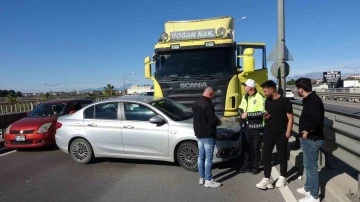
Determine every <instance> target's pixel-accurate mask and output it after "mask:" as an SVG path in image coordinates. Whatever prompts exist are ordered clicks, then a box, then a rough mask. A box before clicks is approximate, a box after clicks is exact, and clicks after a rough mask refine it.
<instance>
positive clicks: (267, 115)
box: [264, 111, 271, 119]
mask: <svg viewBox="0 0 360 202" xmlns="http://www.w3.org/2000/svg"><path fill="white" fill-rule="evenodd" d="M264 118H265V119H270V118H271V115H270V114H269V112H267V111H266V112H265V114H264Z"/></svg>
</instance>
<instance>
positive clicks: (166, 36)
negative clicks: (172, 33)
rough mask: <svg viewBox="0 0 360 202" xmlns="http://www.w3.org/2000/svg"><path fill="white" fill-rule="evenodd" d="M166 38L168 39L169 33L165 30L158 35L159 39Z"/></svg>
mask: <svg viewBox="0 0 360 202" xmlns="http://www.w3.org/2000/svg"><path fill="white" fill-rule="evenodd" d="M168 39H169V35H168V34H167V33H166V32H163V33H161V35H160V40H161V41H166V40H168Z"/></svg>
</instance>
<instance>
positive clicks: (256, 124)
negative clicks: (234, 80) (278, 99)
mask: <svg viewBox="0 0 360 202" xmlns="http://www.w3.org/2000/svg"><path fill="white" fill-rule="evenodd" d="M265 100H266V98H265V97H264V96H263V95H262V94H261V93H259V92H255V93H254V95H251V96H250V95H248V94H245V95H244V96H243V98H242V99H241V103H240V105H239V112H240V115H241V114H242V113H244V112H247V118H246V120H245V123H246V126H247V128H248V129H263V128H264V123H265V119H264V113H265ZM243 122H244V121H243ZM242 127H245V125H244V124H242Z"/></svg>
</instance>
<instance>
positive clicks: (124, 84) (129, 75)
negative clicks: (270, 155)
mask: <svg viewBox="0 0 360 202" xmlns="http://www.w3.org/2000/svg"><path fill="white" fill-rule="evenodd" d="M133 74H136V72H132V73H131V74H126V75H124V86H123V87H124V88H125V77H126V76H130V75H133Z"/></svg>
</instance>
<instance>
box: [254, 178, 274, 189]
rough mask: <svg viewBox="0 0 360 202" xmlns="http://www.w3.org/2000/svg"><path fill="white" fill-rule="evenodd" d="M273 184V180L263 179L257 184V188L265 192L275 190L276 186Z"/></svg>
mask: <svg viewBox="0 0 360 202" xmlns="http://www.w3.org/2000/svg"><path fill="white" fill-rule="evenodd" d="M272 183H273V182H272V180H270V179H269V178H263V179H262V180H261V181H260V182H259V183H258V184H256V187H257V188H259V189H264V190H266V189H273V188H274V186H273V184H272Z"/></svg>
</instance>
